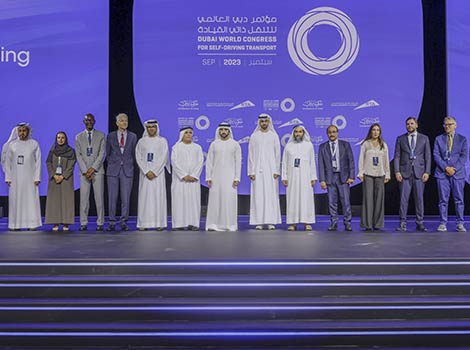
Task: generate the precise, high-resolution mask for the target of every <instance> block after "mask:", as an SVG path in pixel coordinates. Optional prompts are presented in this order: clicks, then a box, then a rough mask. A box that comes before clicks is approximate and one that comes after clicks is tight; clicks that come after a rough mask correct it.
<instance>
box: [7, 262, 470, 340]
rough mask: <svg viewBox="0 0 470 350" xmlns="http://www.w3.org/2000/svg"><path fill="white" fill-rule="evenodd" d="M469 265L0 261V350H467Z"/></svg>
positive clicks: (469, 305)
mask: <svg viewBox="0 0 470 350" xmlns="http://www.w3.org/2000/svg"><path fill="white" fill-rule="evenodd" d="M469 262H470V261H468V260H461V261H459V260H446V261H431V260H426V259H423V260H409V261H405V260H404V261H399V260H395V261H385V260H383V261H378V260H375V261H369V260H363V261H359V260H354V261H352V260H351V261H347V260H337V261H335V260H322V261H297V262H293V261H290V262H289V261H284V262H283V261H269V262H268V261H266V262H251V263H249V262H236V261H231V262H224V263H222V262H197V261H194V262H188V261H172V262H171V261H168V262H162V261H154V262H152V261H146V262H143V261H132V260H129V261H122V260H110V261H86V260H85V261H78V260H51V261H6V260H3V261H0V271H1V272H0V349H1V348H2V346H8V347H10V348H11V349H14V346H20V345H21V346H29V347H33V348H34V346H36V345H37V346H38V349H39V348H40V346H44V345H48V346H51V347H57V348H63V347H64V346H69V345H83V346H90V345H93V346H96V347H98V348H105V347H113V346H114V347H115V346H128V347H132V348H136V347H151V348H154V346H159V347H163V346H164V347H166V348H167V349H176V348H178V349H181V347H185V346H186V347H187V346H191V347H193V346H194V347H195V348H200V349H209V348H211V349H214V348H217V347H223V348H227V346H240V347H243V348H249V347H255V348H258V349H268V348H279V349H281V348H282V349H288V348H292V347H294V348H296V349H301V348H309V347H311V346H316V347H323V346H325V347H326V346H328V347H330V346H360V347H368V346H399V347H404V346H409V345H413V346H423V347H431V346H432V347H436V346H448V345H449V339H452V346H457V345H460V346H464V345H467V344H469V343H470V274H469V272H470V270H469V267H470V266H469V265H470V264H469ZM93 263H95V264H96V265H95V266H92V264H93ZM379 272H382V273H379ZM85 348H86V347H85Z"/></svg>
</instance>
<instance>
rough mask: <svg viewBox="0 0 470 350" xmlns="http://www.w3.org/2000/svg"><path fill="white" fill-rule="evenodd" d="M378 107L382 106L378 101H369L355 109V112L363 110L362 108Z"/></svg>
mask: <svg viewBox="0 0 470 350" xmlns="http://www.w3.org/2000/svg"><path fill="white" fill-rule="evenodd" d="M378 106H380V105H379V103H378V102H377V101H375V100H369V101H367V102H365V103H363V104H362V105H360V106H357V107H356V108H354V110H357V109H362V108H370V107H378Z"/></svg>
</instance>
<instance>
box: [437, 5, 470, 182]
mask: <svg viewBox="0 0 470 350" xmlns="http://www.w3.org/2000/svg"><path fill="white" fill-rule="evenodd" d="M469 16H470V2H468V1H465V0H450V1H447V106H448V113H449V115H451V116H453V117H454V118H455V119H457V132H458V133H461V134H463V135H465V136H466V137H467V138H469V137H470V118H469V117H468V115H469V113H470V99H469V98H468V82H469V81H470V62H469V57H470V23H469V21H468V18H469ZM443 132H444V130H443ZM466 168H467V174H468V173H469V171H470V165H469V163H468V162H467V164H466Z"/></svg>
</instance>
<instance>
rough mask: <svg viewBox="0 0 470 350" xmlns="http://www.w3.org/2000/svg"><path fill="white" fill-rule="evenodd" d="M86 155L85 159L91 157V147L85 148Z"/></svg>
mask: <svg viewBox="0 0 470 350" xmlns="http://www.w3.org/2000/svg"><path fill="white" fill-rule="evenodd" d="M86 155H87V157H91V156H92V155H93V147H87V148H86Z"/></svg>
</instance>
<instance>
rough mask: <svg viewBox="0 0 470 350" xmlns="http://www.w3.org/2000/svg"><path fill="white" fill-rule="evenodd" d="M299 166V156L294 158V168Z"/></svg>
mask: <svg viewBox="0 0 470 350" xmlns="http://www.w3.org/2000/svg"><path fill="white" fill-rule="evenodd" d="M298 167H300V158H295V159H294V168H298Z"/></svg>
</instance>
